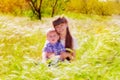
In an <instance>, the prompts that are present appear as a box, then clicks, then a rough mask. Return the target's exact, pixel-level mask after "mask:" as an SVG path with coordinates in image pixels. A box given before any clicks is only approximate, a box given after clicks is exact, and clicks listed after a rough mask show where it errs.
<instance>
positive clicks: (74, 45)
mask: <svg viewBox="0 0 120 80" xmlns="http://www.w3.org/2000/svg"><path fill="white" fill-rule="evenodd" d="M60 42H61V43H62V45H63V46H64V47H65V39H61V40H60ZM73 49H74V50H76V49H78V45H77V41H76V40H75V39H74V38H73Z"/></svg>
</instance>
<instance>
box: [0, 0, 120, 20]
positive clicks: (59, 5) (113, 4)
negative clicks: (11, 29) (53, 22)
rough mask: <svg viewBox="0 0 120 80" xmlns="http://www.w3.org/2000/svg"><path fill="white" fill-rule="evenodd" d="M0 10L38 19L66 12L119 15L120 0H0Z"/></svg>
mask: <svg viewBox="0 0 120 80" xmlns="http://www.w3.org/2000/svg"><path fill="white" fill-rule="evenodd" d="M0 12H1V13H6V14H8V13H9V14H13V15H16V16H17V15H19V16H20V15H24V16H30V17H36V18H39V19H41V18H42V17H44V16H51V17H53V16H54V15H57V14H61V13H66V12H74V13H78V14H79V13H82V14H95V15H112V14H117V15H120V0H103V1H102V0H51V1H50V0H12V1H11V0H2V1H0Z"/></svg>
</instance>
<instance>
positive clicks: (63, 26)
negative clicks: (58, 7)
mask: <svg viewBox="0 0 120 80" xmlns="http://www.w3.org/2000/svg"><path fill="white" fill-rule="evenodd" d="M67 26H68V25H67V23H61V24H59V25H57V26H55V29H56V31H57V32H58V33H59V34H62V35H63V34H65V33H66V29H67Z"/></svg>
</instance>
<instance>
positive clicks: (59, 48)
mask: <svg viewBox="0 0 120 80" xmlns="http://www.w3.org/2000/svg"><path fill="white" fill-rule="evenodd" d="M43 51H44V52H47V53H55V55H60V53H61V52H65V47H64V46H63V45H62V44H61V43H60V42H57V43H55V44H51V43H47V44H46V45H45V47H44V48H43Z"/></svg>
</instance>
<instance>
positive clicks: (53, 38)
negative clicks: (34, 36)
mask: <svg viewBox="0 0 120 80" xmlns="http://www.w3.org/2000/svg"><path fill="white" fill-rule="evenodd" d="M58 39H59V35H58V34H57V33H56V32H50V33H49V34H48V35H47V40H48V41H49V42H50V43H52V44H54V43H56V42H57V41H58Z"/></svg>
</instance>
